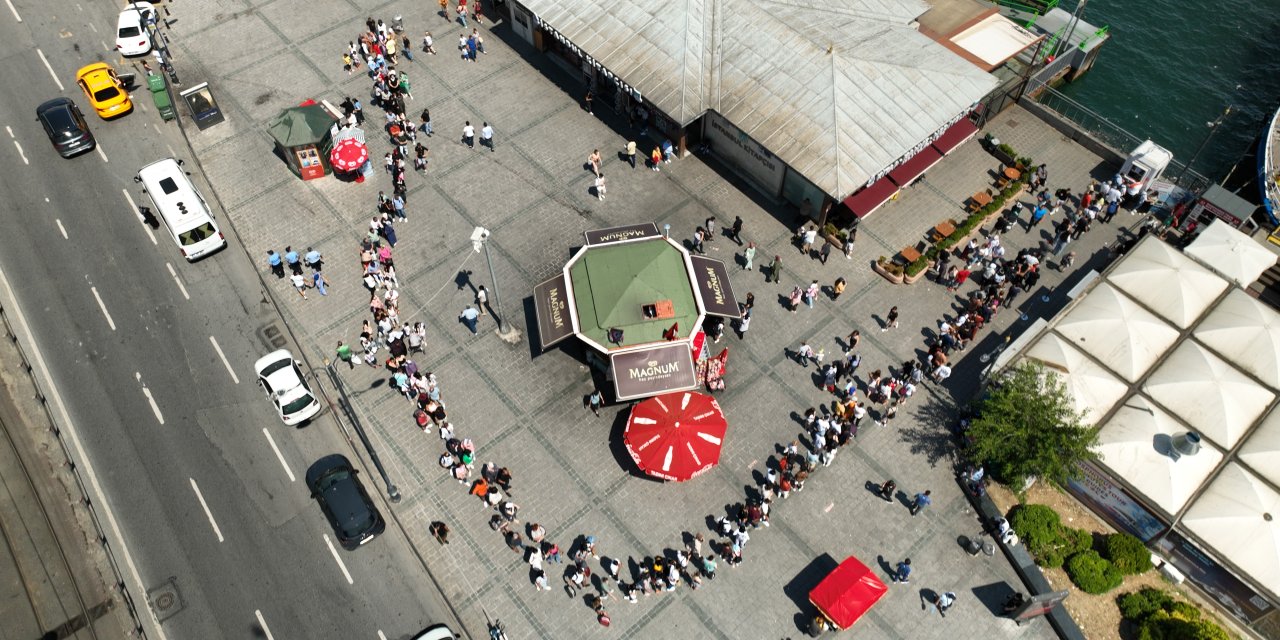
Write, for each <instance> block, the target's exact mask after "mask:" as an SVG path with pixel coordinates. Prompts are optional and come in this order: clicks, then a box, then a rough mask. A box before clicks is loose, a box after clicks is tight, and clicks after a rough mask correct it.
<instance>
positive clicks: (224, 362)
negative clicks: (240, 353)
mask: <svg viewBox="0 0 1280 640" xmlns="http://www.w3.org/2000/svg"><path fill="white" fill-rule="evenodd" d="M165 264H168V263H165ZM169 268H170V269H173V267H169ZM209 342H212V343H213V350H214V351H217V352H218V357H219V358H222V366H224V367H226V368H227V373H229V374H231V381H232V382H234V383H236V384H240V377H239V376H237V375H236V370H235V369H232V368H231V363H230V362H227V356H226V354H224V353H222V347H220V346H218V339H217V338H214V337H213V336H209Z"/></svg>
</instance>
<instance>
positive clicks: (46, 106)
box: [36, 98, 97, 158]
mask: <svg viewBox="0 0 1280 640" xmlns="http://www.w3.org/2000/svg"><path fill="white" fill-rule="evenodd" d="M36 120H39V121H40V124H41V125H42V126H43V127H44V133H45V135H47V136H49V142H52V143H53V148H54V150H56V151H57V152H58V155H60V156H62V157H64V158H70V157H71V156H74V155H77V154H80V153H84V152H86V151H92V150H93V148H94V146H96V145H97V142H95V141H94V139H93V133H92V132H90V131H89V125H88V123H86V122H85V121H84V115H83V114H81V113H80V108H79V107H77V106H76V103H75V102H72V101H71V99H70V98H54V99H52V100H48V101H46V102H43V103H41V104H40V106H38V107H36Z"/></svg>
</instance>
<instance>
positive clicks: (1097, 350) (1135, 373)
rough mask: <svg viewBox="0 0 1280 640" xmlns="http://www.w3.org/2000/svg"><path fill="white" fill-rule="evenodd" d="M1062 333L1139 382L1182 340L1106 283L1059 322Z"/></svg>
mask: <svg viewBox="0 0 1280 640" xmlns="http://www.w3.org/2000/svg"><path fill="white" fill-rule="evenodd" d="M1057 330H1058V333H1061V334H1062V335H1064V336H1066V337H1067V338H1069V339H1070V340H1071V342H1072V344H1074V345H1076V346H1077V347H1078V348H1080V349H1081V350H1083V351H1085V352H1086V353H1089V354H1092V355H1093V357H1095V358H1097V359H1098V360H1100V361H1101V362H1102V363H1103V364H1105V365H1107V367H1108V368H1110V369H1111V370H1112V371H1114V372H1116V373H1118V374H1120V376H1122V377H1123V378H1124V379H1126V380H1128V381H1129V382H1135V381H1137V379H1138V378H1139V377H1141V376H1142V374H1143V373H1145V372H1146V371H1147V369H1150V368H1151V365H1152V364H1154V363H1155V361H1156V359H1157V358H1159V357H1160V354H1162V353H1164V351H1165V350H1166V349H1168V348H1169V345H1171V344H1173V341H1174V340H1176V339H1177V338H1178V331H1177V330H1176V329H1174V328H1173V327H1171V326H1169V325H1168V324H1167V323H1165V322H1164V321H1163V320H1161V319H1160V318H1158V317H1156V316H1155V315H1153V314H1152V313H1151V312H1150V311H1147V310H1145V309H1143V308H1142V307H1140V306H1138V304H1137V303H1135V302H1134V301H1133V300H1130V299H1129V298H1127V297H1125V296H1124V294H1122V293H1120V291H1119V290H1118V289H1116V288H1115V287H1113V286H1111V285H1110V284H1108V283H1106V282H1103V283H1102V284H1099V285H1098V286H1096V287H1094V288H1093V290H1092V291H1090V292H1089V294H1088V295H1086V296H1084V298H1082V299H1081V300H1080V302H1079V304H1077V305H1076V306H1075V308H1073V309H1072V310H1071V312H1070V313H1068V314H1067V315H1066V317H1064V318H1062V319H1061V320H1060V321H1058V325H1057Z"/></svg>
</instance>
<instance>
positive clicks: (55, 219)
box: [53, 218, 71, 240]
mask: <svg viewBox="0 0 1280 640" xmlns="http://www.w3.org/2000/svg"><path fill="white" fill-rule="evenodd" d="M53 221H54V222H56V223H58V231H61V232H62V239H63V240H70V239H71V238H68V237H67V229H66V227H64V226H62V220H59V219H58V218H54V219H53Z"/></svg>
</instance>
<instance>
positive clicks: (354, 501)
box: [307, 453, 387, 550]
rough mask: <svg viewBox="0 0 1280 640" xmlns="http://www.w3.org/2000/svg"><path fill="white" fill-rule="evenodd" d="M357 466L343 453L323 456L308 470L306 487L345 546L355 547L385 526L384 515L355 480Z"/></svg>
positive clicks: (339, 540)
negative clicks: (354, 466) (353, 465)
mask: <svg viewBox="0 0 1280 640" xmlns="http://www.w3.org/2000/svg"><path fill="white" fill-rule="evenodd" d="M356 473H357V471H356V469H355V468H353V467H352V466H351V461H350V460H347V458H346V457H345V456H343V455H342V454H340V453H334V454H331V455H327V456H325V457H323V458H320V459H319V460H317V461H316V462H315V464H313V465H311V468H310V469H307V487H308V488H309V489H311V497H312V498H315V499H316V500H317V501H319V502H320V508H321V509H323V510H324V516H325V517H326V518H328V519H329V525H330V526H332V527H333V532H334V533H335V534H337V536H338V542H339V543H341V544H342V546H343V548H345V549H348V550H350V549H355V548H357V547H359V546H360V545H362V544H365V543H366V542H369V541H370V540H373V538H374V536H376V535H378V534H380V533H382V532H383V530H385V529H386V527H387V525H386V522H384V521H383V520H382V514H380V513H378V508H377V507H375V506H374V505H373V501H372V500H370V499H369V494H368V493H366V492H365V490H364V486H363V485H361V484H360V481H359V480H357V479H356Z"/></svg>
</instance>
